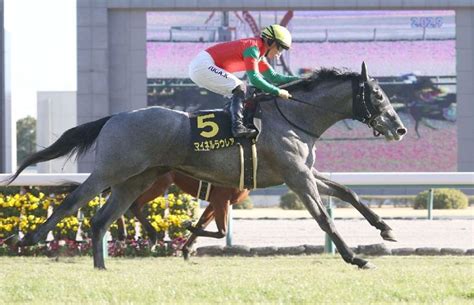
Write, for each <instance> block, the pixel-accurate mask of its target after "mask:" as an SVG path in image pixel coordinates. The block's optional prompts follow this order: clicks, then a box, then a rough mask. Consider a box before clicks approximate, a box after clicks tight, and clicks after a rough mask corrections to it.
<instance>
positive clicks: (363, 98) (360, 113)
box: [273, 77, 388, 139]
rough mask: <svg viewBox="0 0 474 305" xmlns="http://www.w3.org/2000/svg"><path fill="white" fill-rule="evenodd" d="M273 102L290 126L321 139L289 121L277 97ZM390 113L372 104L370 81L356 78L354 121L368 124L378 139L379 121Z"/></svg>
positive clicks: (324, 108)
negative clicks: (386, 113)
mask: <svg viewBox="0 0 474 305" xmlns="http://www.w3.org/2000/svg"><path fill="white" fill-rule="evenodd" d="M290 100H292V101H295V102H297V103H300V104H304V105H308V106H311V107H314V108H319V109H321V110H324V111H326V112H332V113H337V114H341V115H345V113H342V112H339V111H336V110H333V109H328V108H326V107H321V106H318V105H313V104H311V103H308V102H306V101H304V100H301V99H298V98H295V97H290ZM273 102H274V104H275V107H276V109H277V110H278V112H279V113H280V115H281V116H282V117H283V118H284V119H285V121H286V122H287V123H288V124H290V125H291V126H292V127H294V128H296V129H298V130H300V131H302V132H304V133H306V134H308V135H310V136H312V137H314V138H316V139H317V138H319V137H320V136H321V135H319V134H317V133H314V132H312V131H309V130H307V129H305V128H303V127H301V126H299V125H297V124H296V123H294V122H292V121H291V120H290V119H288V118H287V117H286V116H285V114H284V113H283V111H282V110H281V108H280V106H279V105H278V99H277V98H276V97H274V98H273ZM387 111H388V108H387V107H385V108H384V109H383V111H379V110H377V109H376V108H375V107H374V105H373V104H372V100H371V89H370V86H369V81H368V80H362V79H361V78H360V77H359V78H357V79H356V78H354V79H353V80H352V119H354V120H357V121H359V122H362V123H364V124H366V125H367V126H368V127H369V128H371V129H372V130H373V134H374V136H375V137H378V136H380V135H381V134H382V132H381V131H380V130H379V129H378V128H377V127H378V126H379V123H378V119H379V118H380V117H381V116H382V115H383V114H384V113H385V112H387Z"/></svg>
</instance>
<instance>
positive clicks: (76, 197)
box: [18, 174, 108, 246]
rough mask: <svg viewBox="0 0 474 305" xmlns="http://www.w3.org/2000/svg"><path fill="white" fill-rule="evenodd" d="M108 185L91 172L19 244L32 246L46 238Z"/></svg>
mask: <svg viewBox="0 0 474 305" xmlns="http://www.w3.org/2000/svg"><path fill="white" fill-rule="evenodd" d="M107 186H108V185H107V182H106V181H104V180H103V179H99V177H97V176H96V175H94V174H91V176H89V178H87V180H86V181H85V182H84V183H83V184H81V185H79V187H78V188H76V189H75V190H74V191H73V192H72V193H70V194H69V195H67V197H66V198H65V199H64V201H63V202H62V203H61V205H59V207H57V208H56V209H55V210H54V212H53V214H51V216H50V217H49V218H48V219H47V220H46V222H45V223H43V224H42V225H40V226H39V227H38V229H36V231H33V232H29V233H27V234H26V235H25V236H24V238H23V239H22V240H21V241H20V242H19V244H18V245H19V246H30V245H34V244H36V243H37V242H39V241H41V240H44V239H46V236H47V234H48V232H49V231H51V230H52V229H54V228H55V227H56V224H57V223H58V222H59V221H61V220H62V219H63V218H64V217H66V216H67V215H72V214H75V213H77V210H79V208H81V207H83V206H85V205H86V204H87V203H88V202H89V201H90V200H92V199H93V198H94V197H95V196H96V195H97V194H99V193H100V192H102V191H103V190H104V189H105V188H106V187H107Z"/></svg>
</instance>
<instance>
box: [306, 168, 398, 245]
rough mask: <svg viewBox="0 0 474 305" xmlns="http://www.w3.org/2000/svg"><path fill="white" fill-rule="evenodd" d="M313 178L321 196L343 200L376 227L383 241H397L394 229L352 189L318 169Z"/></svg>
mask: <svg viewBox="0 0 474 305" xmlns="http://www.w3.org/2000/svg"><path fill="white" fill-rule="evenodd" d="M312 173H313V176H314V177H315V178H316V183H317V185H318V191H319V192H320V193H321V194H324V195H328V196H333V197H336V198H339V199H341V200H342V201H346V202H348V203H350V204H351V205H352V206H353V207H355V208H356V209H357V210H358V211H359V212H360V213H361V214H362V215H363V216H364V217H365V219H367V221H368V222H369V223H370V224H371V225H372V226H374V227H375V228H377V229H379V230H380V235H381V236H382V238H383V239H385V240H388V241H397V240H396V238H395V236H394V234H393V231H392V228H390V227H389V226H388V225H387V224H386V223H385V222H384V221H383V220H382V218H380V216H378V215H377V214H375V213H374V211H372V210H371V209H370V208H369V207H368V206H366V205H365V204H363V203H362V202H361V201H360V199H359V196H357V194H356V193H355V192H354V191H352V190H351V189H349V188H347V187H345V186H344V185H342V184H339V183H337V182H335V181H332V180H330V179H328V178H326V177H324V176H323V175H321V174H320V173H319V172H318V171H317V170H316V169H314V168H313V169H312Z"/></svg>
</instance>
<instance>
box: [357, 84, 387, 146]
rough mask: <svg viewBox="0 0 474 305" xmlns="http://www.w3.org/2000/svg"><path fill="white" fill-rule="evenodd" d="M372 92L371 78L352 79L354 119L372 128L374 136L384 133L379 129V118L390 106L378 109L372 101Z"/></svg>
mask: <svg viewBox="0 0 474 305" xmlns="http://www.w3.org/2000/svg"><path fill="white" fill-rule="evenodd" d="M371 81H373V80H371ZM371 92H372V90H371V89H370V86H369V80H361V79H360V78H359V79H353V80H352V119H354V120H357V121H359V122H362V123H364V124H366V125H367V126H368V127H369V128H372V130H373V132H374V136H375V137H378V136H380V135H381V134H382V132H381V131H380V130H378V129H377V126H379V123H378V119H379V118H380V117H381V116H382V115H383V114H385V113H386V112H387V111H388V107H384V109H383V110H382V111H379V110H377V109H376V108H375V107H374V105H373V103H372V99H371Z"/></svg>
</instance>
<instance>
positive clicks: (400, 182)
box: [0, 172, 474, 253]
mask: <svg viewBox="0 0 474 305" xmlns="http://www.w3.org/2000/svg"><path fill="white" fill-rule="evenodd" d="M322 174H323V175H325V176H326V177H328V178H330V179H331V180H334V181H336V182H339V183H341V184H343V185H346V186H350V187H353V186H380V187H395V186H398V187H406V186H412V187H413V186H417V187H426V188H430V196H428V202H427V205H428V209H427V210H428V219H432V209H433V191H432V190H433V188H437V187H456V188H474V172H389V173H322ZM10 176H11V174H0V186H2V185H6V180H7V179H8V178H10ZM88 176H89V174H21V175H20V176H18V177H17V179H16V180H15V181H13V182H12V183H11V184H10V185H12V186H31V185H36V186H54V185H64V184H67V183H82V182H84V181H85V180H86V179H87V177H88ZM331 209H332V207H331V206H329V212H330V213H329V214H330V215H332V210H331ZM227 245H228V246H231V245H232V216H231V210H230V211H229V225H228V232H227ZM326 252H331V253H334V246H333V245H332V243H331V242H330V240H328V239H327V240H326Z"/></svg>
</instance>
